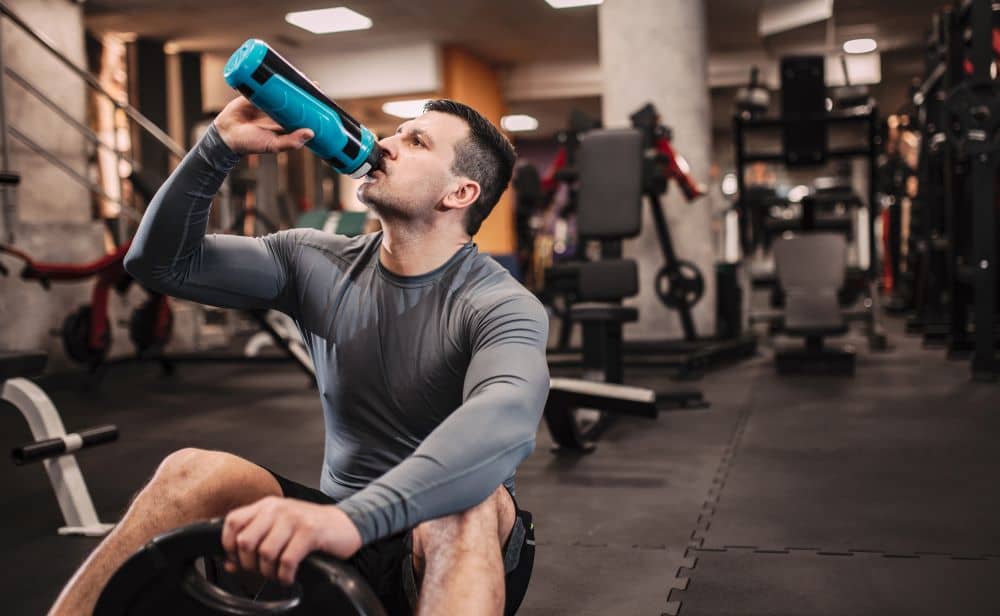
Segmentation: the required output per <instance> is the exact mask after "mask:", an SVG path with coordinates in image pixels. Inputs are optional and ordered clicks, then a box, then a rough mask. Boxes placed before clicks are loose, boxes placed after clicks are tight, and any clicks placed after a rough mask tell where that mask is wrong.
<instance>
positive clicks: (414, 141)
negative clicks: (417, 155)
mask: <svg viewBox="0 0 1000 616" xmlns="http://www.w3.org/2000/svg"><path fill="white" fill-rule="evenodd" d="M413 144H414V145H418V146H420V147H424V144H423V142H421V141H420V139H419V138H417V137H414V138H413Z"/></svg>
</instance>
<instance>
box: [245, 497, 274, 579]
mask: <svg viewBox="0 0 1000 616" xmlns="http://www.w3.org/2000/svg"><path fill="white" fill-rule="evenodd" d="M273 521H274V514H273V512H272V511H271V510H270V509H269V508H268V507H259V508H258V510H257V515H255V516H254V518H253V520H251V521H250V523H249V524H247V525H246V526H245V527H243V529H242V530H241V531H240V532H239V533H237V534H236V554H237V556H238V558H239V563H240V567H242V568H243V569H246V570H247V571H258V568H257V549H258V546H259V545H260V542H261V541H262V540H263V539H264V536H265V535H266V534H267V531H268V530H270V528H271V525H272V523H273Z"/></svg>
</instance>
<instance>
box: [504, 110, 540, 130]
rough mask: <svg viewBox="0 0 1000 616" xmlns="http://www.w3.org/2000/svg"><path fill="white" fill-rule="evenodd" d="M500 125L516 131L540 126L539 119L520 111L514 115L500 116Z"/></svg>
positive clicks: (505, 128)
mask: <svg viewBox="0 0 1000 616" xmlns="http://www.w3.org/2000/svg"><path fill="white" fill-rule="evenodd" d="M500 126H501V127H503V129H504V130H509V131H510V132H512V133H516V132H522V131H527V130H535V129H536V128H538V120H536V119H535V118H533V117H531V116H530V115H524V114H523V113H518V114H514V115H506V116H504V117H502V118H500Z"/></svg>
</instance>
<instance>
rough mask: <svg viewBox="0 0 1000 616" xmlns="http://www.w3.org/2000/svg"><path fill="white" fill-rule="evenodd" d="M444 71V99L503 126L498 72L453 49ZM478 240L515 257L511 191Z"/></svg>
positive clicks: (449, 49) (447, 51) (487, 248)
mask: <svg viewBox="0 0 1000 616" xmlns="http://www.w3.org/2000/svg"><path fill="white" fill-rule="evenodd" d="M442 68H443V74H444V84H443V85H444V87H443V88H442V90H443V91H442V95H443V96H444V98H450V99H452V100H456V101H458V102H460V103H465V104H466V105H469V106H470V107H472V108H474V109H476V110H477V111H479V113H481V114H483V115H484V116H485V117H486V118H488V119H489V120H490V121H491V122H493V123H494V124H496V125H497V126H500V118H501V117H502V116H503V115H504V114H505V113H507V107H506V105H505V104H504V100H503V96H502V94H501V92H500V78H499V76H498V75H497V73H496V71H495V70H494V69H493V68H492V67H491V66H490V65H488V64H486V63H485V62H483V61H482V60H480V59H479V58H477V57H475V56H473V55H472V54H470V53H469V52H468V51H466V50H464V49H462V48H460V47H451V46H449V47H445V48H444V50H443V52H442ZM475 239H476V244H478V245H479V249H480V250H481V251H483V252H487V253H490V254H512V253H514V252H516V251H517V246H516V235H515V230H514V200H513V198H512V197H511V192H510V190H509V189H508V190H507V192H505V193H504V194H503V196H501V197H500V202H499V203H497V204H496V207H494V208H493V212H491V213H490V215H489V217H488V218H487V219H486V220H485V221H484V222H483V226H482V227H481V228H480V229H479V233H477V234H476V238H475Z"/></svg>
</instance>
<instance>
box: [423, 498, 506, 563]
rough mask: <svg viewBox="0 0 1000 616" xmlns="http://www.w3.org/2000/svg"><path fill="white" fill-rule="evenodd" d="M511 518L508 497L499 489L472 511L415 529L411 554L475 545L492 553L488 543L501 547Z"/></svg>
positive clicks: (440, 519) (430, 522)
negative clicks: (447, 547) (448, 547)
mask: <svg viewBox="0 0 1000 616" xmlns="http://www.w3.org/2000/svg"><path fill="white" fill-rule="evenodd" d="M515 515H516V510H515V508H514V501H513V499H512V498H511V496H510V493H509V492H507V489H506V488H505V487H503V486H500V487H499V488H498V489H497V490H495V491H494V492H493V494H491V495H490V496H489V497H488V498H487V499H486V500H484V501H483V502H481V503H479V504H478V505H476V506H474V507H471V508H469V509H466V510H465V511H461V512H459V513H455V514H452V515H447V516H444V517H441V518H437V519H434V520H428V521H426V522H423V523H422V524H420V525H419V526H417V527H416V528H415V529H414V530H413V551H414V553H415V554H417V555H418V556H424V555H426V554H427V553H429V552H432V551H434V550H436V549H438V548H441V547H445V546H454V547H459V548H460V549H469V548H471V547H473V546H474V545H475V544H478V543H482V544H483V545H484V547H489V548H490V549H491V551H492V547H493V546H492V545H488V544H489V543H490V540H491V539H492V540H493V542H495V544H494V545H497V546H502V545H503V543H504V541H506V539H507V535H508V534H509V533H510V529H511V527H513V525H514V517H515Z"/></svg>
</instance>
